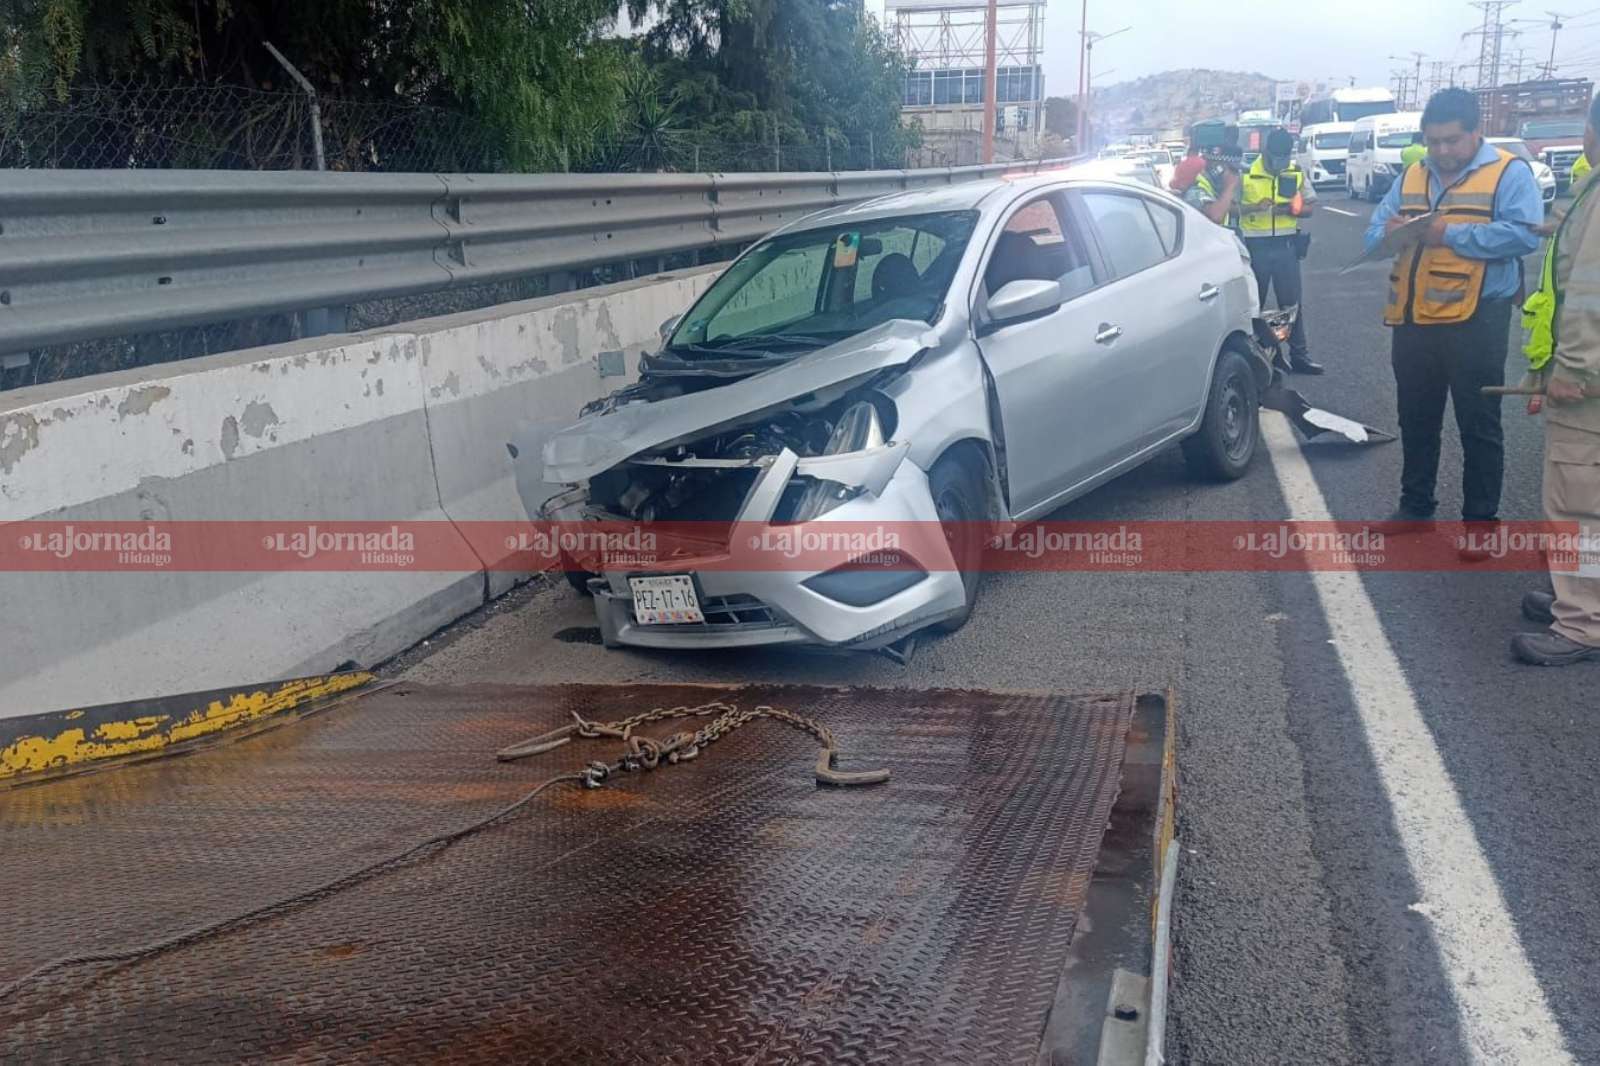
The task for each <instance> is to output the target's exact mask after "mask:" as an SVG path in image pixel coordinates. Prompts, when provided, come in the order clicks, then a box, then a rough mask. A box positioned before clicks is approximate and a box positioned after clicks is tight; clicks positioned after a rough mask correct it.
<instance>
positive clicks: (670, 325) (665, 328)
mask: <svg viewBox="0 0 1600 1066" xmlns="http://www.w3.org/2000/svg"><path fill="white" fill-rule="evenodd" d="M681 318H683V316H682V315H673V316H672V317H671V318H669V319H667V320H666V321H665V322H663V323H661V328H660V329H659V330H657V331H656V332H658V333H660V334H661V343H662V344H665V343H667V338H668V337H670V336H672V331H673V330H675V329H677V328H678V320H679V319H681Z"/></svg>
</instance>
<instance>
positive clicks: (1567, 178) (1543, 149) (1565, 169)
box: [1518, 117, 1588, 191]
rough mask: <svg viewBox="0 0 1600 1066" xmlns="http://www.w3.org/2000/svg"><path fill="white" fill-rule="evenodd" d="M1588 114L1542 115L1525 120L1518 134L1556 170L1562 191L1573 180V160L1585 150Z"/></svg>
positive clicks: (1537, 154)
mask: <svg viewBox="0 0 1600 1066" xmlns="http://www.w3.org/2000/svg"><path fill="white" fill-rule="evenodd" d="M1587 125H1588V120H1587V119H1586V118H1582V117H1579V118H1540V119H1530V120H1528V121H1527V122H1524V123H1523V124H1522V126H1521V128H1520V129H1519V131H1518V135H1519V136H1520V137H1521V138H1522V140H1523V141H1524V142H1525V143H1526V144H1527V146H1528V149H1529V150H1530V151H1531V152H1533V154H1534V155H1536V156H1538V157H1539V158H1540V159H1541V160H1543V161H1544V164H1545V165H1546V166H1548V167H1549V168H1550V169H1551V170H1553V171H1555V175H1556V183H1557V185H1558V186H1559V187H1560V189H1561V190H1562V191H1565V190H1566V188H1567V186H1569V185H1571V184H1572V164H1574V163H1576V162H1577V161H1578V157H1579V156H1581V155H1582V154H1583V131H1584V127H1585V126H1587Z"/></svg>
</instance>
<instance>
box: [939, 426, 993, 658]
mask: <svg viewBox="0 0 1600 1066" xmlns="http://www.w3.org/2000/svg"><path fill="white" fill-rule="evenodd" d="M982 465H983V462H982V460H980V459H978V458H977V457H976V456H972V455H966V456H963V455H946V456H945V457H944V458H942V459H940V460H939V461H938V462H937V463H935V464H934V467H933V472H932V473H930V474H929V475H928V491H929V493H930V494H931V495H932V496H933V506H934V509H935V510H936V511H938V513H939V523H940V524H941V525H942V526H944V527H945V538H946V540H947V541H949V543H950V553H951V555H953V556H955V560H956V565H957V566H958V567H959V568H960V570H961V584H962V587H963V588H964V590H965V592H966V600H967V602H966V604H965V605H964V606H963V607H962V608H961V613H960V614H957V615H953V616H952V617H950V618H946V619H944V620H943V621H940V622H935V623H934V624H933V625H931V626H929V627H928V628H929V629H931V630H932V631H934V632H935V633H954V632H955V631H956V630H958V629H960V628H961V627H962V626H964V625H966V624H967V619H969V618H971V617H972V608H973V606H974V605H975V604H977V602H978V589H979V588H980V586H981V585H982V584H983V570H982V565H983V550H984V546H985V541H987V540H988V536H989V504H988V500H989V493H988V491H987V486H986V485H985V482H984V480H983V476H982V474H981V472H980V471H981V468H982ZM975 468H976V469H975Z"/></svg>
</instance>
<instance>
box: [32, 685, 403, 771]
mask: <svg viewBox="0 0 1600 1066" xmlns="http://www.w3.org/2000/svg"><path fill="white" fill-rule="evenodd" d="M371 680H372V675H371V674H368V673H362V672H354V673H346V674H331V675H328V676H326V677H308V678H301V679H299V680H295V681H285V682H282V683H281V684H278V685H276V686H275V687H273V688H271V689H266V688H262V689H256V690H254V691H251V692H235V693H230V694H229V695H227V696H224V697H221V698H214V699H210V700H209V701H207V702H206V704H205V705H204V706H202V707H197V708H195V709H194V710H192V711H190V712H188V713H187V714H181V713H180V714H148V713H146V714H140V713H138V712H139V711H140V710H141V709H146V710H148V707H146V708H140V707H139V706H138V705H137V704H129V705H127V712H128V716H127V717H126V718H114V719H112V720H109V721H105V722H102V723H100V725H98V726H97V727H95V729H94V735H93V738H92V739H91V737H90V736H89V735H88V734H87V733H86V731H85V730H84V729H83V727H82V726H77V725H74V726H72V727H71V728H67V729H59V730H58V731H56V732H54V733H52V734H51V735H48V736H22V737H19V738H17V739H16V740H15V741H14V742H12V743H11V744H10V745H8V746H7V747H6V748H5V749H4V750H3V751H0V780H4V779H6V778H8V777H16V776H18V775H21V774H37V773H43V772H45V771H47V770H60V769H63V768H65V767H68V766H72V765H74V764H77V763H82V762H87V761H90V760H93V759H111V758H116V757H118V756H123V755H138V754H144V753H148V752H152V751H158V750H160V749H162V748H165V747H167V746H168V745H170V744H177V743H181V742H183V741H186V740H194V739H195V738H197V737H203V736H207V735H208V734H212V733H217V732H220V731H222V730H224V729H229V728H233V727H235V726H240V725H245V724H248V723H250V722H255V721H258V720H260V719H263V718H267V717H269V716H271V715H274V714H280V713H282V712H284V711H287V710H291V709H293V708H295V707H298V706H300V705H302V704H304V703H308V702H310V701H312V700H315V699H320V698H323V697H327V696H333V695H337V694H338V693H340V692H347V691H349V690H350V689H353V688H357V687H359V686H361V685H365V684H366V683H367V682H369V681H371ZM163 702H169V703H170V702H171V701H163ZM83 714H84V712H83V711H72V712H69V713H67V714H65V715H51V716H50V717H51V718H52V719H58V720H60V721H63V722H64V721H68V720H75V719H78V718H81V717H82V716H83Z"/></svg>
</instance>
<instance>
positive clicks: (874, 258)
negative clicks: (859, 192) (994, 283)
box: [667, 211, 977, 358]
mask: <svg viewBox="0 0 1600 1066" xmlns="http://www.w3.org/2000/svg"><path fill="white" fill-rule="evenodd" d="M976 222H977V214H976V212H972V211H951V212H941V213H937V214H925V215H901V216H894V217H888V218H872V219H866V220H863V221H860V222H854V223H840V224H838V225H835V226H826V227H822V228H816V229H809V230H799V231H794V232H787V233H781V234H779V235H777V236H775V237H771V238H768V239H767V240H765V241H762V242H761V243H759V244H757V245H756V246H755V247H754V248H752V249H751V250H750V251H749V252H747V253H746V254H745V255H744V256H743V257H741V258H740V259H739V260H738V261H737V262H735V263H734V265H733V266H731V267H729V268H728V270H727V271H725V272H724V273H723V275H722V276H721V277H719V278H718V279H717V280H716V282H714V283H713V284H712V286H711V288H710V289H708V290H707V291H706V293H705V295H704V296H702V297H701V298H700V299H699V301H697V302H696V303H695V306H694V307H693V308H692V309H691V310H690V312H689V314H688V315H686V316H685V318H684V321H683V322H682V323H681V324H680V325H679V326H678V328H677V330H675V331H674V333H673V335H672V340H671V341H670V342H669V343H668V346H667V347H668V349H669V350H671V351H673V352H675V353H677V354H679V355H680V356H683V357H685V358H689V357H695V358H698V357H701V356H705V355H708V354H711V353H714V352H717V351H720V350H723V349H729V350H731V349H735V348H743V349H745V350H747V351H756V352H760V353H762V354H766V355H769V356H773V357H789V356H793V355H798V354H800V352H802V351H804V350H806V349H807V348H808V347H810V348H815V347H818V346H820V345H821V344H827V343H831V342H833V341H835V340H841V339H843V338H845V337H849V336H853V335H854V334H857V333H860V332H862V331H864V330H867V329H871V328H872V327H874V326H877V325H880V324H882V323H884V322H887V321H890V320H891V319H912V320H917V321H922V322H931V321H932V320H933V316H934V315H935V314H936V313H937V311H938V308H940V307H941V306H943V304H944V302H945V294H946V292H947V291H948V289H949V287H950V282H951V280H952V278H953V277H954V276H955V271H956V268H957V266H959V265H960V261H961V256H962V253H963V252H964V251H965V249H966V246H967V241H968V240H969V239H970V237H971V235H972V229H973V226H974V225H975V224H976Z"/></svg>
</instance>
